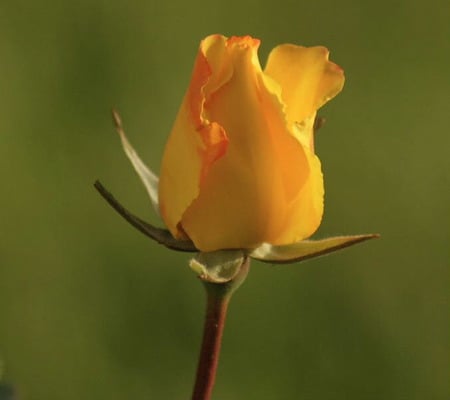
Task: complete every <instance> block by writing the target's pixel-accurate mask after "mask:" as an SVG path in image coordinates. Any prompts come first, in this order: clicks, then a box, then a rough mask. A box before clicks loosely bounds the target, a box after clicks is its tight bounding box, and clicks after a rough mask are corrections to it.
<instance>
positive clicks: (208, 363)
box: [192, 258, 250, 400]
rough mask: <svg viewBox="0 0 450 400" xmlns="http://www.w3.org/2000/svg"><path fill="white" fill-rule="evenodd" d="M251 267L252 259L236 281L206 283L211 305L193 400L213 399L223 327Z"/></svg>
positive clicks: (245, 264)
mask: <svg viewBox="0 0 450 400" xmlns="http://www.w3.org/2000/svg"><path fill="white" fill-rule="evenodd" d="M249 268H250V260H249V259H248V258H245V259H244V261H243V262H242V264H241V266H240V267H239V271H238V272H237V274H236V275H235V276H234V277H233V279H232V280H230V281H228V282H223V283H212V282H208V281H206V280H203V279H202V280H203V284H204V286H205V289H206V295H207V304H206V316H205V325H204V327H203V340H202V348H201V350H200V358H199V360H198V367H197V376H196V379H195V386H194V392H193V394H192V400H210V399H211V393H212V390H213V387H214V382H215V380H216V371H217V364H218V362H219V355H220V346H221V344H222V335H223V328H224V326H225V318H226V316H227V310H228V304H229V302H230V299H231V296H232V294H233V293H234V292H235V291H236V289H237V288H238V287H239V286H240V285H241V284H242V283H243V282H244V280H245V278H246V277H247V274H248V271H249Z"/></svg>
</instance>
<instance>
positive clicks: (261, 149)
mask: <svg viewBox="0 0 450 400" xmlns="http://www.w3.org/2000/svg"><path fill="white" fill-rule="evenodd" d="M258 45H259V42H258V41H255V40H254V39H251V38H248V37H246V38H231V39H229V40H228V42H227V43H226V51H227V54H226V55H225V57H224V58H222V62H224V63H225V64H226V65H232V67H233V68H232V70H233V72H232V76H231V77H230V79H229V80H228V81H227V82H226V84H223V85H222V86H220V87H217V90H215V91H214V90H211V93H210V95H209V97H208V98H206V101H205V106H204V113H205V116H206V117H207V119H208V120H211V121H215V122H216V123H217V124H218V125H220V126H221V127H222V128H223V129H224V131H225V132H226V136H227V138H228V147H227V151H226V153H225V154H224V155H223V156H222V157H221V158H219V159H217V160H216V161H215V162H214V163H213V164H211V165H210V167H209V170H208V173H207V174H206V175H204V177H203V179H202V181H201V187H200V192H199V195H198V197H197V198H196V199H195V200H194V201H193V202H192V204H191V205H190V206H189V207H188V208H187V210H186V212H185V213H184V215H183V217H182V221H181V224H182V227H183V229H184V231H185V232H186V233H187V235H188V236H189V237H190V238H191V239H192V240H193V241H194V243H195V244H196V246H197V247H198V248H199V249H200V250H202V251H213V250H216V249H223V248H253V247H255V246H257V245H258V244H260V243H262V242H267V241H268V242H271V241H272V239H274V238H277V237H279V236H280V235H281V234H282V233H283V230H285V229H286V223H287V222H288V221H289V218H290V217H289V215H288V209H290V208H291V205H292V203H293V202H294V201H295V199H297V197H298V193H299V191H300V190H301V188H302V187H303V186H304V184H305V182H306V180H307V178H308V175H309V166H308V162H307V161H308V160H307V157H306V156H305V153H304V149H303V147H302V146H301V144H300V143H299V142H298V141H297V140H296V139H295V138H294V137H293V135H292V134H291V133H290V132H289V130H288V128H287V124H286V120H285V116H284V113H283V105H282V104H281V103H280V99H279V98H278V96H277V93H276V90H273V88H271V87H268V85H267V82H266V80H265V79H264V76H263V73H262V71H261V67H260V65H259V62H258V59H257V55H256V50H257V47H258ZM222 56H223V53H222ZM278 91H279V90H278ZM298 223H302V222H301V221H298V220H297V224H298ZM284 236H287V234H284ZM277 242H278V241H277Z"/></svg>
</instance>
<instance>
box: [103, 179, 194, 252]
mask: <svg viewBox="0 0 450 400" xmlns="http://www.w3.org/2000/svg"><path fill="white" fill-rule="evenodd" d="M94 186H95V188H96V189H97V191H98V192H99V193H100V194H101V195H102V197H103V198H104V199H105V200H106V201H107V202H108V203H109V205H110V206H111V207H112V208H114V210H116V211H117V212H118V213H119V214H120V215H121V216H122V217H123V218H124V219H125V220H126V221H128V222H129V223H130V224H131V225H132V226H134V227H135V228H136V229H137V230H138V231H140V232H142V233H143V234H144V235H146V236H148V237H149V238H150V239H153V240H155V241H156V242H158V243H160V244H162V245H164V246H166V247H168V248H169V249H172V250H177V251H187V252H195V251H198V249H197V248H196V247H195V245H194V243H192V242H191V241H190V240H178V239H175V238H174V237H173V236H172V234H171V233H170V232H169V231H168V230H167V229H162V228H157V227H155V226H153V225H151V224H149V223H148V222H145V221H143V220H142V219H140V218H139V217H136V216H135V215H134V214H132V213H131V212H130V211H128V210H127V209H126V208H125V207H124V206H123V205H122V204H120V203H119V202H118V201H117V200H116V199H115V198H114V196H113V195H112V194H111V193H110V192H108V190H106V189H105V187H104V186H103V185H102V184H101V183H100V182H99V181H96V182H95V183H94Z"/></svg>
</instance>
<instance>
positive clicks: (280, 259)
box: [249, 233, 379, 264]
mask: <svg viewBox="0 0 450 400" xmlns="http://www.w3.org/2000/svg"><path fill="white" fill-rule="evenodd" d="M378 237H379V235H378V234H373V233H372V234H366V235H351V236H335V237H331V238H326V239H322V240H302V241H300V242H297V243H293V244H289V245H283V246H273V245H270V244H268V243H264V244H262V245H261V246H259V247H258V248H256V249H255V250H253V251H252V252H251V253H250V254H249V256H250V257H252V258H254V259H255V260H259V261H262V262H265V263H270V264H290V263H295V262H299V261H303V260H307V259H309V258H315V257H319V256H322V255H324V254H328V253H332V252H335V251H337V250H340V249H343V248H345V247H349V246H352V245H354V244H357V243H361V242H364V241H366V240H369V239H375V238H378Z"/></svg>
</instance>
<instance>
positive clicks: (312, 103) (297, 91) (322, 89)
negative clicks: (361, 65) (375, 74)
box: [264, 44, 345, 143]
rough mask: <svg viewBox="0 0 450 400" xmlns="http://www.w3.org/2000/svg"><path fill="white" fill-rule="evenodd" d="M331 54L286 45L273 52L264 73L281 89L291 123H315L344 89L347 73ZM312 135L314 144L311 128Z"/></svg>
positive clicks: (310, 139)
mask: <svg viewBox="0 0 450 400" xmlns="http://www.w3.org/2000/svg"><path fill="white" fill-rule="evenodd" d="M328 55H329V52H328V50H327V49H326V48H325V47H321V46H316V47H301V46H294V45H291V44H284V45H280V46H277V47H275V48H274V49H273V50H272V51H271V53H270V55H269V58H268V60H267V65H266V68H265V70H264V72H265V73H266V74H267V75H268V76H270V77H271V78H273V79H274V80H275V81H276V82H277V83H278V84H279V85H280V86H281V90H282V98H283V101H284V102H285V104H286V106H287V107H286V116H287V119H288V121H289V122H290V123H295V122H302V121H304V120H305V119H306V118H308V117H309V118H312V120H313V119H314V114H315V112H316V111H317V109H318V108H320V107H321V106H322V105H324V104H325V103H326V102H327V101H328V100H330V99H331V98H333V97H334V96H336V95H337V94H338V93H339V92H340V91H341V90H342V87H343V86H344V79H345V78H344V72H343V70H342V69H341V68H340V67H339V66H338V65H336V64H334V63H332V62H331V61H328ZM311 122H312V121H311ZM303 132H305V131H303ZM309 135H310V136H309V137H308V138H307V141H308V142H311V143H312V139H313V138H312V125H311V130H309Z"/></svg>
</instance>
